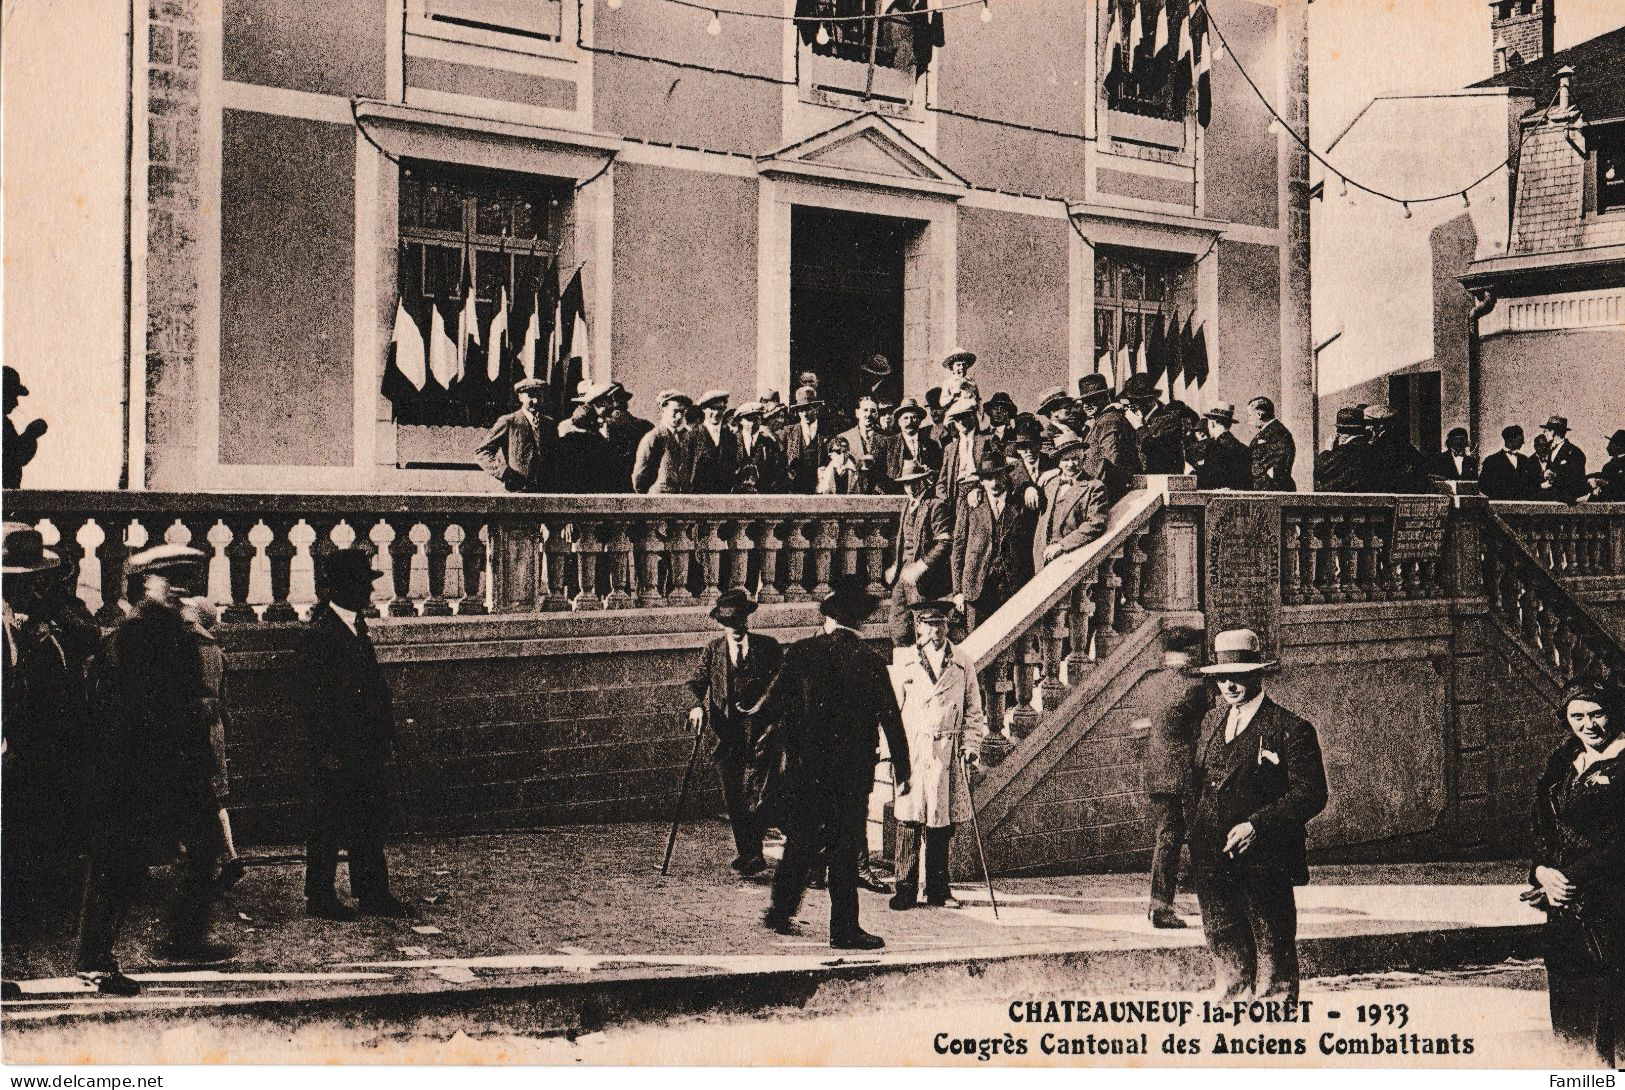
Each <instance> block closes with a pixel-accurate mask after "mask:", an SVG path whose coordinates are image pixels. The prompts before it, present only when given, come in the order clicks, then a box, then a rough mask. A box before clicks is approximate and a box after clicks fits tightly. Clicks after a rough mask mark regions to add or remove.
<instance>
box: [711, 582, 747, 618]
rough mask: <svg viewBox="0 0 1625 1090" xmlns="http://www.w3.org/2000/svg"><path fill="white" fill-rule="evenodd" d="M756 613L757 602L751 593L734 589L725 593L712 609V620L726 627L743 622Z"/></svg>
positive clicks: (740, 588) (741, 589)
mask: <svg viewBox="0 0 1625 1090" xmlns="http://www.w3.org/2000/svg"><path fill="white" fill-rule="evenodd" d="M755 612H756V601H755V599H753V598H752V597H751V596H750V592H749V591H747V590H745V589H744V588H742V587H734V588H732V589H730V590H725V591H723V592H722V594H721V595H720V596H719V597H718V598H717V603H716V605H714V606H712V607H711V619H712V620H714V621H716V622H717V623H718V624H723V625H726V624H727V623H728V622H730V621H742V620H744V619H745V618H746V617H749V616H750V615H751V614H752V613H755Z"/></svg>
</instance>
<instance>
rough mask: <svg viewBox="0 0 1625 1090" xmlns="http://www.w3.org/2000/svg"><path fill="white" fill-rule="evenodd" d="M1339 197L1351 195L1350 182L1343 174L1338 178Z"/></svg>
mask: <svg viewBox="0 0 1625 1090" xmlns="http://www.w3.org/2000/svg"><path fill="white" fill-rule="evenodd" d="M1337 195H1338V196H1339V197H1346V196H1348V195H1349V180H1348V179H1347V178H1345V177H1343V176H1342V175H1341V174H1339V175H1338V176H1337Z"/></svg>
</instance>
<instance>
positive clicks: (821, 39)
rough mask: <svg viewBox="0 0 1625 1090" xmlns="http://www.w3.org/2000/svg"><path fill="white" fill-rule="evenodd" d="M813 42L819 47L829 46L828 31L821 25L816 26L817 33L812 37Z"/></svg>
mask: <svg viewBox="0 0 1625 1090" xmlns="http://www.w3.org/2000/svg"><path fill="white" fill-rule="evenodd" d="M813 40H814V41H816V42H817V43H818V44H819V45H828V44H829V30H828V29H827V28H826V27H825V26H824V24H823V23H819V24H818V33H817V34H816V35H814V36H813Z"/></svg>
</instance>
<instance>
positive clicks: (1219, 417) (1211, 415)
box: [1202, 401, 1236, 428]
mask: <svg viewBox="0 0 1625 1090" xmlns="http://www.w3.org/2000/svg"><path fill="white" fill-rule="evenodd" d="M1202 417H1203V419H1205V420H1214V421H1217V422H1218V423H1220V424H1223V425H1224V426H1225V427H1227V428H1230V427H1234V426H1235V423H1236V407H1235V405H1233V404H1231V403H1230V402H1228V401H1226V402H1223V403H1221V404H1218V405H1215V406H1213V408H1211V409H1209V410H1208V411H1207V412H1205V413H1203V414H1202Z"/></svg>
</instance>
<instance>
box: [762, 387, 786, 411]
mask: <svg viewBox="0 0 1625 1090" xmlns="http://www.w3.org/2000/svg"><path fill="white" fill-rule="evenodd" d="M756 400H757V401H760V402H761V403H762V406H763V407H764V408H768V409H771V408H773V407H774V406H775V405H778V406H782V405H783V404H784V399H783V398H781V397H780V396H779V392H778V391H777V390H763V391H762V396H761V397H759V398H757V399H756Z"/></svg>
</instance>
